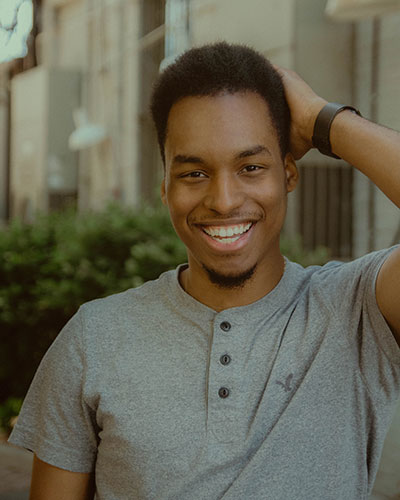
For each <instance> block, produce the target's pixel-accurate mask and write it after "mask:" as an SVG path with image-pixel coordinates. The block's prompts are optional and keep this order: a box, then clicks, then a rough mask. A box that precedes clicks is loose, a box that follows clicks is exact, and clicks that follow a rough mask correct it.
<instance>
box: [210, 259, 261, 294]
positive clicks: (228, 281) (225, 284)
mask: <svg viewBox="0 0 400 500" xmlns="http://www.w3.org/2000/svg"><path fill="white" fill-rule="evenodd" d="M256 267H257V264H254V266H253V267H251V268H250V269H248V270H247V271H244V272H242V273H240V274H221V273H219V272H218V271H215V270H214V269H210V268H208V267H206V266H205V265H204V264H203V268H204V269H205V270H206V271H207V274H208V277H209V278H210V281H211V283H214V285H217V286H218V287H220V288H226V289H228V288H242V287H243V286H244V285H245V283H246V282H247V281H248V280H249V279H250V278H251V277H252V276H253V274H254V271H255V270H256Z"/></svg>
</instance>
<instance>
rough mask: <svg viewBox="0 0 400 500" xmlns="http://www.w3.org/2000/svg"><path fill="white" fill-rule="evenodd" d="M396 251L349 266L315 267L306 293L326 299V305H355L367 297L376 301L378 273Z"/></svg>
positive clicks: (374, 254)
mask: <svg viewBox="0 0 400 500" xmlns="http://www.w3.org/2000/svg"><path fill="white" fill-rule="evenodd" d="M394 248H396V247H391V248H387V249H384V250H378V251H375V252H371V253H369V254H367V255H364V256H362V257H359V258H357V259H354V260H352V261H348V262H341V261H330V262H328V263H327V264H325V265H323V266H315V267H313V269H312V272H310V273H309V276H308V277H309V290H310V292H311V293H314V294H318V295H319V297H320V298H321V299H324V298H326V299H327V304H328V305H334V306H335V305H340V304H344V303H345V302H346V303H347V305H352V304H353V305H354V303H355V302H356V301H358V302H360V301H362V300H364V299H365V298H367V297H373V298H374V297H375V283H376V278H377V276H378V273H379V270H380V268H381V266H382V265H383V263H384V262H385V260H386V259H387V258H388V256H389V255H390V254H391V252H392V251H393V250H394Z"/></svg>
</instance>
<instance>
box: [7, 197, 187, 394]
mask: <svg viewBox="0 0 400 500" xmlns="http://www.w3.org/2000/svg"><path fill="white" fill-rule="evenodd" d="M0 255H1V256H2V257H1V260H0V345H1V349H0V402H2V401H4V400H5V399H6V398H7V397H9V396H17V397H23V396H24V395H25V393H26V390H27V389H28V387H29V384H30V382H31V380H32V377H33V375H34V373H35V371H36V368H37V366H38V364H39V362H40V360H41V358H42V357H43V355H44V353H45V351H46V350H47V348H48V347H49V345H50V344H51V342H52V341H53V340H54V338H55V337H56V335H57V333H58V332H59V331H60V329H61V328H62V326H63V325H64V324H65V323H66V321H67V320H68V319H69V318H70V317H71V316H72V315H73V314H74V313H75V311H76V310H77V308H78V307H79V305H81V304H82V303H84V302H87V301H88V300H91V299H93V298H96V297H104V296H107V295H110V294H112V293H115V292H119V291H121V290H124V289H127V288H130V287H134V286H138V285H140V284H142V283H143V282H144V281H147V280H150V279H155V278H157V277H158V276H159V275H160V274H161V273H162V272H164V271H166V270H168V269H173V268H175V267H176V266H177V265H178V264H180V263H181V262H184V261H185V260H186V251H185V248H184V246H183V244H182V243H181V242H180V240H179V239H178V238H177V237H176V235H175V232H174V230H173V228H172V226H171V224H170V222H169V217H168V214H167V213H166V211H165V210H162V209H161V208H149V207H145V208H143V209H141V210H137V211H132V210H127V209H123V208H121V207H119V206H116V205H111V206H109V207H108V209H107V210H105V211H104V212H102V213H90V214H87V215H84V216H79V217H76V214H75V213H74V212H72V211H69V212H66V213H58V214H52V215H50V216H47V217H45V216H42V217H39V218H38V219H37V221H36V222H35V223H34V224H32V225H26V224H22V223H21V222H20V221H17V220H16V221H13V222H12V223H11V224H10V226H9V228H8V229H7V230H4V231H0Z"/></svg>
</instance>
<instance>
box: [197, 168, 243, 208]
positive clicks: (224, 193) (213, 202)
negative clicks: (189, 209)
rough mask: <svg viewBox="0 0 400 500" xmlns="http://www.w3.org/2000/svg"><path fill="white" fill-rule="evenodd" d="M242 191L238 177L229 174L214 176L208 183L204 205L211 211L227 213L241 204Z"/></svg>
mask: <svg viewBox="0 0 400 500" xmlns="http://www.w3.org/2000/svg"><path fill="white" fill-rule="evenodd" d="M243 202H244V192H243V190H242V188H241V186H240V182H239V181H238V179H235V178H234V177H233V176H232V175H231V174H230V175H229V174H220V175H218V176H215V177H214V178H213V179H211V181H210V182H209V185H208V190H207V194H206V196H205V199H204V205H205V207H206V208H208V209H209V210H212V211H213V212H216V213H219V214H223V215H227V214H230V213H232V212H234V211H235V209H238V208H239V207H241V206H242V204H243Z"/></svg>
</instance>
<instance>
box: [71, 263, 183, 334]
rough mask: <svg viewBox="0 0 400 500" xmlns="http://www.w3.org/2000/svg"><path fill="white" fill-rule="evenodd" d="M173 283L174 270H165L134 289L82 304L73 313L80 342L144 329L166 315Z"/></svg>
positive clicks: (174, 279)
mask: <svg viewBox="0 0 400 500" xmlns="http://www.w3.org/2000/svg"><path fill="white" fill-rule="evenodd" d="M175 281H176V271H175V270H173V271H168V272H166V273H163V274H162V275H161V276H160V277H159V278H158V279H156V280H153V281H148V282H146V283H144V284H143V285H141V286H139V287H137V288H131V289H128V290H126V291H124V292H120V293H116V294H113V295H110V296H108V297H104V298H100V299H95V300H92V301H90V302H86V303H85V304H83V305H82V306H81V307H80V308H79V311H78V313H77V316H78V317H79V321H80V327H81V329H82V336H83V342H85V340H86V342H87V341H88V339H90V338H92V337H93V336H95V337H96V341H100V340H101V338H104V339H106V338H116V337H117V336H122V337H124V336H126V335H132V334H134V333H135V332H138V331H140V330H143V328H144V327H146V328H147V329H148V328H149V327H151V325H152V324H153V323H154V321H155V319H156V318H159V317H163V316H166V315H167V312H166V310H167V309H168V307H169V300H171V299H170V297H171V295H173V290H174V285H175Z"/></svg>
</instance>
